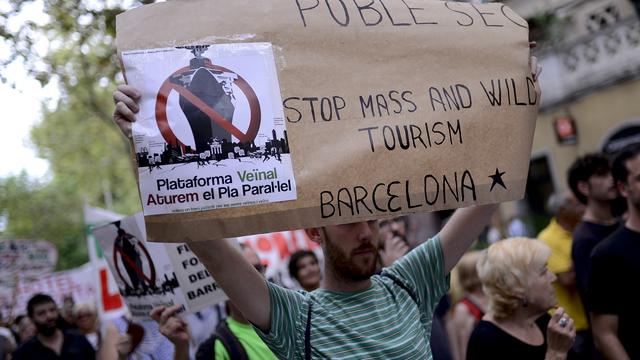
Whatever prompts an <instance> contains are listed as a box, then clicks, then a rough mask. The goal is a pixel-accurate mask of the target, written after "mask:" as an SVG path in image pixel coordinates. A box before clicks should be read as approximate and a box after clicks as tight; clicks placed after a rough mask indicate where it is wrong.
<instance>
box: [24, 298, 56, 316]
mask: <svg viewBox="0 0 640 360" xmlns="http://www.w3.org/2000/svg"><path fill="white" fill-rule="evenodd" d="M46 303H54V304H55V303H56V302H55V301H53V298H52V297H51V296H49V295H46V294H35V295H33V296H32V297H31V299H29V302H27V314H29V317H30V318H33V310H34V309H35V307H36V306H38V305H40V304H46Z"/></svg>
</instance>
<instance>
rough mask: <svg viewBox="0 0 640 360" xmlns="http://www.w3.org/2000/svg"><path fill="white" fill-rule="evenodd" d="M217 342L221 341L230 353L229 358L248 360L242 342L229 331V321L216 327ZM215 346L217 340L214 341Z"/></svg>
mask: <svg viewBox="0 0 640 360" xmlns="http://www.w3.org/2000/svg"><path fill="white" fill-rule="evenodd" d="M213 337H214V338H215V339H216V340H220V342H221V343H222V345H223V346H224V348H225V349H226V350H227V352H228V353H229V357H230V358H232V359H239V360H248V359H249V357H248V356H247V352H246V351H245V350H244V346H242V344H241V343H240V340H238V338H237V337H236V336H235V334H234V333H233V332H232V331H231V329H229V325H228V324H227V321H226V320H225V321H221V322H220V323H219V324H218V326H217V327H216V332H215V333H214V334H213ZM214 346H215V340H214Z"/></svg>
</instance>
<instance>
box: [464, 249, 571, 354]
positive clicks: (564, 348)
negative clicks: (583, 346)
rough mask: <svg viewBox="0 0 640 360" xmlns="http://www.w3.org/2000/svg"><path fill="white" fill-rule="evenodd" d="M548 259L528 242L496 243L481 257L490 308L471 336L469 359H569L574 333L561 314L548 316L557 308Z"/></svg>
mask: <svg viewBox="0 0 640 360" xmlns="http://www.w3.org/2000/svg"><path fill="white" fill-rule="evenodd" d="M549 254H550V250H549V247H548V246H547V245H545V244H544V243H542V242H541V241H539V240H535V239H528V238H511V239H506V240H503V241H500V242H497V243H495V244H493V245H491V246H490V247H489V249H487V250H486V251H485V252H484V254H482V256H481V257H480V259H479V260H478V265H477V270H478V276H479V277H480V281H481V282H482V286H483V289H484V292H485V294H486V295H487V297H488V298H489V308H488V311H487V313H486V314H485V316H484V317H483V319H482V321H480V322H479V323H478V326H477V327H476V328H475V330H474V331H473V333H472V334H471V338H470V339H469V345H468V348H467V359H470V360H474V359H494V360H495V359H497V360H500V359H509V360H512V359H517V360H528V359H531V360H543V359H547V360H555V359H566V357H567V352H568V351H569V349H570V348H571V345H572V344H573V341H574V339H575V329H574V325H573V320H572V319H571V318H569V316H567V315H566V314H565V312H564V310H563V309H562V308H558V309H557V310H556V311H555V312H554V314H553V316H549V315H548V311H549V310H550V309H552V308H553V307H554V306H555V304H556V295H555V290H554V288H553V286H552V285H551V284H552V283H553V281H555V279H556V277H555V275H554V274H553V273H550V272H549V271H548V270H547V260H548V258H549Z"/></svg>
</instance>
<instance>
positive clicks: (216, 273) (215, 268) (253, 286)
mask: <svg viewBox="0 0 640 360" xmlns="http://www.w3.org/2000/svg"><path fill="white" fill-rule="evenodd" d="M189 249H191V251H193V253H194V254H196V256H197V257H198V259H199V260H200V261H201V262H202V264H203V265H204V266H205V267H206V268H207V270H208V271H209V273H210V274H211V276H213V278H214V279H215V280H216V282H217V283H218V285H220V287H222V290H224V292H225V293H226V294H227V296H229V299H231V301H232V302H233V305H235V306H236V307H237V308H238V309H239V310H240V312H241V313H242V315H244V317H245V318H246V319H247V320H249V321H250V322H251V323H253V324H254V325H256V326H257V327H258V328H260V330H262V331H264V332H268V331H269V327H270V324H271V304H270V302H269V290H268V289H267V283H266V280H265V278H264V277H263V276H262V275H260V273H259V272H258V271H257V270H256V269H255V268H254V267H253V266H252V265H251V264H249V262H248V261H247V260H246V259H245V257H244V256H243V255H242V253H240V251H239V250H238V249H236V247H234V246H233V245H231V244H230V243H229V240H226V239H216V240H208V241H196V242H190V243H189Z"/></svg>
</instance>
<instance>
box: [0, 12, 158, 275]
mask: <svg viewBox="0 0 640 360" xmlns="http://www.w3.org/2000/svg"><path fill="white" fill-rule="evenodd" d="M148 2H151V1H124V0H113V1H111V0H110V1H95V0H10V1H9V3H8V5H4V6H1V7H0V40H2V41H3V42H4V43H5V45H7V46H8V47H10V48H11V49H12V50H13V51H12V52H11V54H9V56H7V57H5V58H2V59H0V62H1V65H2V67H0V77H1V78H2V80H3V81H5V82H6V77H5V76H2V75H4V74H3V73H2V72H3V71H4V70H2V69H6V68H7V67H6V66H7V65H8V64H10V63H12V62H20V63H22V64H23V66H24V68H25V69H26V71H27V73H28V75H29V76H31V77H33V78H35V79H37V80H38V81H40V83H41V84H42V85H46V84H48V83H49V82H52V81H53V82H54V84H57V86H58V87H59V91H60V98H59V100H58V101H57V103H56V104H54V106H53V107H51V106H49V107H46V106H44V105H43V106H42V109H43V111H42V119H41V121H40V122H39V123H38V124H37V125H36V126H35V127H34V128H33V129H32V132H31V141H32V143H33V144H34V146H35V147H36V150H37V153H38V154H39V156H40V157H42V158H44V159H46V160H48V161H49V163H50V171H51V174H50V179H49V180H48V181H42V180H33V179H29V177H28V176H26V175H25V174H21V175H19V176H12V177H8V178H5V179H0V190H1V192H0V213H3V214H4V216H5V217H6V220H7V225H6V227H5V229H4V231H3V232H2V233H1V236H2V237H12V238H33V239H46V240H50V241H52V242H53V243H55V244H56V245H57V246H58V249H59V251H60V254H61V256H60V265H59V267H60V268H68V267H73V266H77V265H80V264H81V263H82V262H83V261H86V248H85V245H84V243H85V242H84V230H83V226H82V205H83V203H84V202H85V201H86V202H87V203H88V204H90V205H92V206H98V207H107V208H111V209H113V210H114V211H117V212H121V213H125V214H131V213H133V212H135V211H139V208H140V205H139V200H138V195H137V187H136V185H135V181H134V178H133V171H132V167H131V164H130V161H129V143H128V141H127V140H126V139H125V138H124V137H123V136H122V135H120V133H119V131H118V130H117V129H116V127H115V126H114V125H113V124H112V122H111V112H112V109H113V104H112V102H111V93H112V91H113V89H114V88H115V84H116V83H117V82H119V81H121V80H120V79H121V78H122V76H121V75H120V70H119V66H118V61H117V56H116V49H115V17H116V15H117V14H118V13H120V12H122V11H124V10H125V9H127V8H130V7H133V6H138V5H140V4H142V3H148ZM33 6H42V10H43V12H44V13H45V14H47V17H48V21H45V22H38V21H36V20H34V19H29V18H26V19H24V21H22V22H21V23H20V24H19V25H16V19H19V18H24V17H25V9H27V8H28V7H33ZM43 49H45V50H43Z"/></svg>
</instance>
